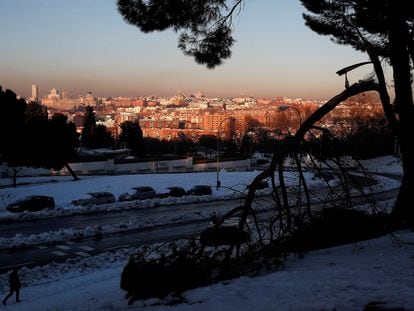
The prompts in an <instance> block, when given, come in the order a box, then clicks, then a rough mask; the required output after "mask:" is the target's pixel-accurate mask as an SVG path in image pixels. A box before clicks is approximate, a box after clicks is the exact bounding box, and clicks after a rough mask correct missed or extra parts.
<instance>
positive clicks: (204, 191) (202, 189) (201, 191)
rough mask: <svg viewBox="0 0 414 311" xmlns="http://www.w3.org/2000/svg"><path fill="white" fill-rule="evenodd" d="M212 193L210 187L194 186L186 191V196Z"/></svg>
mask: <svg viewBox="0 0 414 311" xmlns="http://www.w3.org/2000/svg"><path fill="white" fill-rule="evenodd" d="M212 193H213V191H212V190H211V187H210V186H207V185H196V186H194V187H192V188H191V189H190V190H188V191H187V194H188V195H209V194H212Z"/></svg>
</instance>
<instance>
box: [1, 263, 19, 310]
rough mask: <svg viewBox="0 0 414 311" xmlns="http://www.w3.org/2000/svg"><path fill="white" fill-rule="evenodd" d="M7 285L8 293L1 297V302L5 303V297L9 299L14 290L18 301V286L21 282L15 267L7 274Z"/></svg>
mask: <svg viewBox="0 0 414 311" xmlns="http://www.w3.org/2000/svg"><path fill="white" fill-rule="evenodd" d="M9 287H10V293H9V294H8V295H7V296H6V297H5V298H4V299H3V304H4V305H5V304H6V302H7V299H9V298H10V297H11V296H12V295H13V293H14V292H16V302H20V299H19V295H20V288H21V287H22V283H21V282H20V278H19V274H18V270H17V268H13V271H12V272H11V273H10V275H9Z"/></svg>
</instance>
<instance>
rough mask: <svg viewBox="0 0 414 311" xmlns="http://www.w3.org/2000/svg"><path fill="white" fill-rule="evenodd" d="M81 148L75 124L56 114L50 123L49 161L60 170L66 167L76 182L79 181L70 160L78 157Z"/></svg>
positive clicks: (54, 167)
mask: <svg viewBox="0 0 414 311" xmlns="http://www.w3.org/2000/svg"><path fill="white" fill-rule="evenodd" d="M78 147H79V134H78V133H77V132H76V126H75V124H74V123H73V122H68V118H67V117H66V116H65V115H63V114H60V113H56V114H54V115H53V116H52V118H51V119H50V120H49V122H48V151H47V155H46V156H47V159H48V162H49V165H50V166H51V167H52V168H53V169H55V170H60V169H62V168H63V167H65V168H66V169H67V170H68V171H69V173H70V174H71V175H72V177H73V178H74V179H75V180H78V179H79V178H78V177H77V175H76V173H75V172H74V171H73V170H72V168H71V167H70V166H69V164H68V160H69V159H73V158H75V157H76V156H77V150H78Z"/></svg>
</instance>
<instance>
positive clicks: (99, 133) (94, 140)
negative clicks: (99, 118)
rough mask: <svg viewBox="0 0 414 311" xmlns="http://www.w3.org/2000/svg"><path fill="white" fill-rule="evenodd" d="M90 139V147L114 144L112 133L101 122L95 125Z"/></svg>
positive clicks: (111, 145) (103, 146) (105, 146)
mask: <svg viewBox="0 0 414 311" xmlns="http://www.w3.org/2000/svg"><path fill="white" fill-rule="evenodd" d="M90 139H91V141H90V144H89V146H90V148H108V147H113V146H114V145H115V140H114V138H113V136H112V133H111V132H110V131H108V129H107V128H106V126H105V125H102V124H98V125H96V126H95V128H94V129H93V132H92V136H91V137H90Z"/></svg>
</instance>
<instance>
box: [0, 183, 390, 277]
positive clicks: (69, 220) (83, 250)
mask: <svg viewBox="0 0 414 311" xmlns="http://www.w3.org/2000/svg"><path fill="white" fill-rule="evenodd" d="M397 193H398V189H392V190H389V191H382V192H379V193H377V194H375V199H376V201H383V200H387V199H391V198H395V197H396V195H397ZM263 200H265V199H264V198H261V201H262V204H263V202H264V201H263ZM352 200H353V202H354V203H355V204H363V203H364V202H366V198H365V197H364V196H356V197H354V198H353V199H352ZM239 204H240V200H231V201H215V202H198V203H193V204H182V205H176V206H163V207H158V208H146V209H138V210H126V211H120V212H111V213H101V214H95V215H79V216H69V217H61V218H57V219H53V221H51V219H42V220H36V221H32V222H23V223H13V224H2V225H1V226H0V236H6V237H12V236H14V235H15V233H16V232H19V233H23V234H35V233H41V232H47V231H50V230H57V229H59V228H84V227H86V226H91V225H97V224H98V225H103V224H113V223H119V222H122V221H126V220H129V219H130V218H131V217H135V216H138V217H139V216H143V215H145V217H151V216H154V217H156V216H160V215H166V214H168V215H174V216H177V215H185V214H189V213H195V212H197V211H198V210H203V211H206V210H208V211H218V212H221V213H222V212H225V211H228V210H229V209H231V208H233V207H235V206H237V205H239ZM313 207H314V208H318V203H315V204H314V206H313ZM266 214H267V212H264V214H263V216H264V217H266ZM209 224H210V222H209V220H200V221H194V222H191V223H184V224H177V225H170V226H158V227H152V228H146V229H140V230H135V231H129V232H126V233H122V234H113V235H108V236H105V237H104V239H101V240H95V239H93V238H91V239H85V240H82V241H79V242H72V241H67V242H64V243H60V244H57V245H53V246H38V247H35V248H28V249H26V250H18V251H16V252H10V251H1V252H0V263H1V264H0V273H3V272H5V271H7V270H9V269H10V268H11V267H14V266H39V265H44V264H48V263H51V262H64V261H65V260H67V259H68V258H73V257H79V256H80V257H89V256H93V255H96V254H99V253H102V252H107V251H111V250H116V249H120V248H126V247H136V246H141V245H145V244H153V243H155V242H163V241H167V240H172V239H175V238H178V237H183V236H186V235H191V234H194V233H196V232H199V231H201V230H203V229H204V228H206V227H207V226H208V225H209Z"/></svg>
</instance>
